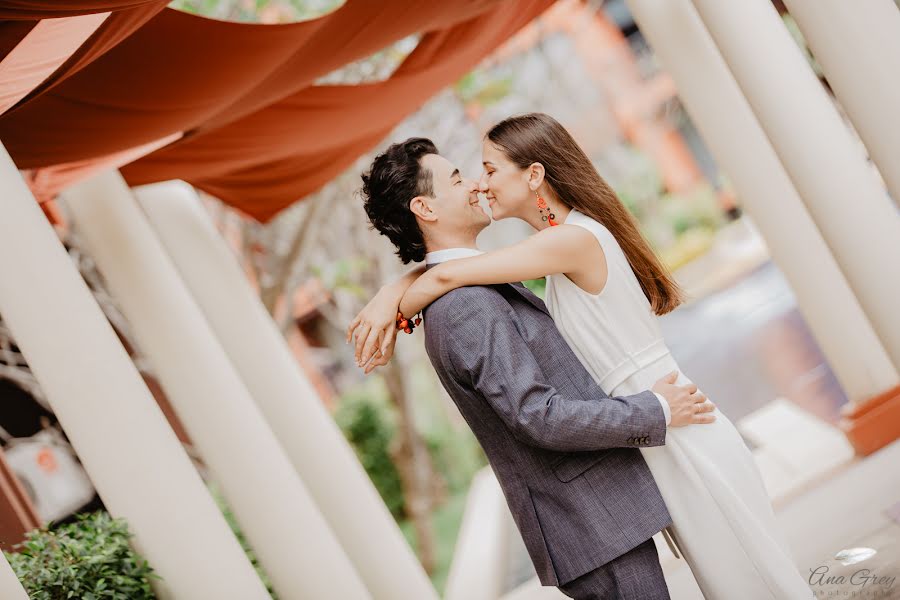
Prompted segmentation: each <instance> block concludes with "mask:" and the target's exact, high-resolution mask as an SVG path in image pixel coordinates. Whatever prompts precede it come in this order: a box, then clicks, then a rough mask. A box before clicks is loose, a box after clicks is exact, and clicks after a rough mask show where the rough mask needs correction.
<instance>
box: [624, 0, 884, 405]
mask: <svg viewBox="0 0 900 600" xmlns="http://www.w3.org/2000/svg"><path fill="white" fill-rule="evenodd" d="M627 4H628V7H629V8H630V10H631V13H632V15H633V16H634V19H635V21H636V22H637V24H638V26H639V27H640V29H641V32H642V33H643V34H644V37H645V38H646V39H647V41H648V43H649V44H650V46H651V47H652V48H653V50H654V52H655V54H656V56H657V58H658V59H659V60H660V63H661V64H662V65H663V67H664V68H665V69H666V72H667V73H669V75H671V76H672V78H673V79H674V80H675V84H676V86H677V87H678V96H679V98H680V99H681V102H682V104H683V105H684V106H685V108H686V109H687V111H688V113H689V114H690V116H691V119H692V120H693V122H694V124H695V125H696V126H697V129H698V130H699V131H700V133H701V135H702V136H703V139H704V141H705V142H706V144H707V145H708V147H709V149H710V151H711V152H712V154H713V156H715V158H716V162H717V163H718V164H719V166H720V167H721V168H722V170H723V171H724V172H726V173H727V174H728V177H729V179H730V180H731V182H732V183H733V184H734V187H735V189H736V190H737V192H738V196H739V198H740V200H741V203H742V206H743V208H744V210H745V211H746V213H747V214H748V215H750V216H751V217H752V219H753V222H754V223H755V224H756V225H757V227H758V228H759V230H760V232H761V233H762V235H763V237H764V238H765V240H766V244H767V245H768V247H769V251H770V253H771V255H772V258H773V260H774V261H775V263H776V264H777V265H778V267H779V268H780V269H781V271H782V273H784V276H785V278H786V279H787V280H788V282H789V283H790V285H791V288H792V290H793V292H794V295H795V296H796V298H797V303H798V306H799V309H800V312H801V313H802V314H803V317H804V319H805V320H806V322H807V324H808V325H809V327H810V329H811V330H812V333H813V335H814V336H815V338H816V341H817V342H818V344H819V347H820V348H821V349H822V352H823V353H824V355H825V357H826V358H827V359H828V363H829V365H830V366H831V368H832V370H833V371H834V373H835V376H836V377H837V379H838V381H840V383H841V386H842V387H843V388H844V391H845V392H846V393H847V395H848V396H849V398H850V400H851V401H860V400H865V399H868V398H870V397H872V396H874V395H876V394H878V393H881V392H883V391H884V390H886V389H890V388H891V387H893V386H894V385H896V384H897V383H898V376H897V372H896V370H895V369H894V367H893V365H892V364H891V361H890V359H889V358H888V356H887V353H886V352H885V350H884V347H883V346H882V344H881V342H880V340H879V339H878V337H877V336H876V335H875V331H874V329H873V328H872V325H871V324H870V322H869V320H868V319H867V318H866V316H865V314H864V313H863V311H862V308H861V307H860V305H859V302H858V300H857V299H856V297H855V296H854V295H853V292H852V291H851V289H850V286H849V285H848V283H847V281H846V279H845V278H844V275H843V273H842V272H841V270H840V268H839V267H838V265H837V263H836V261H835V260H834V257H833V256H832V254H831V251H830V250H829V248H828V246H827V245H826V243H825V241H824V240H823V239H822V235H821V233H820V232H819V230H818V229H817V228H816V225H815V223H814V222H813V220H812V218H811V217H810V215H809V212H808V211H807V209H806V207H805V206H804V204H803V202H802V200H801V199H800V197H799V195H798V194H797V191H796V190H795V189H794V186H793V184H792V183H791V180H790V178H789V177H788V175H787V173H786V172H785V170H784V167H783V166H782V164H781V163H780V162H779V160H778V157H777V156H776V154H775V151H774V150H773V148H772V145H771V144H770V143H769V140H768V138H767V137H766V135H765V132H763V130H762V128H761V127H760V125H759V122H758V121H757V120H756V117H755V115H754V114H753V111H752V110H751V109H750V106H749V105H748V104H747V101H746V99H745V98H744V97H743V95H742V94H741V91H740V89H739V88H738V85H737V83H736V82H735V81H734V78H733V77H732V75H731V72H730V71H729V70H728V67H727V65H726V64H725V62H724V60H723V59H722V57H721V55H720V54H719V52H718V49H717V48H716V46H715V44H714V43H713V41H712V38H710V36H709V33H708V32H707V30H706V28H705V27H704V26H703V23H702V21H701V20H700V17H699V16H698V14H697V11H696V10H695V8H694V6H693V5H692V4H691V2H690V0H627Z"/></svg>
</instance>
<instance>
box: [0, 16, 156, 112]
mask: <svg viewBox="0 0 900 600" xmlns="http://www.w3.org/2000/svg"><path fill="white" fill-rule="evenodd" d="M168 2H169V0H141V1H132V2H123V1H121V0H120V1H118V2H114V1H112V0H109V1H102V0H97V1H95V2H90V3H88V4H89V7H85V6H84V3H83V2H79V8H80V9H81V10H76V9H71V8H70V9H69V10H64V8H68V6H66V7H63V6H61V5H63V4H65V5H71V2H69V3H63V2H58V3H51V2H48V3H43V2H14V3H10V2H4V3H3V4H2V5H0V6H2V8H0V18H2V19H7V20H0V57H2V56H6V55H7V54H8V53H9V52H10V51H12V49H13V48H14V47H15V46H16V44H18V43H19V41H20V40H21V39H22V38H23V37H24V36H25V34H27V33H28V31H30V30H31V28H33V27H34V26H35V25H36V24H37V23H38V22H39V21H40V20H41V18H60V17H69V16H77V15H81V14H91V13H95V12H107V11H110V13H111V14H110V16H109V18H107V19H106V20H105V21H104V22H103V24H102V25H100V27H99V28H98V29H97V31H95V32H94V35H92V36H91V38H90V40H89V41H88V43H85V44H83V45H82V46H81V47H80V48H79V49H78V50H77V51H75V53H73V54H72V56H70V57H69V59H68V60H67V61H66V62H65V63H63V64H62V65H61V66H60V67H59V68H58V69H57V70H56V71H55V72H54V73H53V74H52V75H51V76H50V77H48V78H47V79H45V80H44V81H43V82H42V83H41V84H40V85H39V86H38V87H36V88H35V89H34V90H32V91H31V92H30V93H29V94H27V95H26V96H25V97H24V98H23V99H22V100H21V101H19V102H18V104H16V106H14V107H12V108H11V109H9V110H8V111H7V112H6V114H10V113H12V112H13V111H15V110H17V109H18V108H20V107H21V106H24V105H25V104H27V103H29V102H31V101H32V100H34V99H35V98H37V97H39V96H41V95H43V94H44V93H46V92H47V91H49V90H51V89H53V88H54V87H55V86H56V85H58V84H60V83H62V82H63V81H65V80H66V79H67V78H68V77H70V76H72V75H74V74H75V73H77V72H78V71H80V70H81V69H82V68H84V67H85V66H87V65H89V64H90V63H92V62H93V61H94V60H96V59H97V58H98V57H100V56H102V55H103V54H104V53H105V52H107V51H108V50H110V49H112V48H113V47H115V46H116V44H118V43H119V42H121V41H122V40H124V39H126V38H127V37H128V36H130V35H131V34H132V33H134V31H136V30H137V29H138V28H140V27H141V26H142V25H143V24H144V23H146V22H147V21H148V20H149V19H150V18H151V17H153V16H154V15H155V14H157V13H158V12H159V11H161V10H163V9H164V8H165V7H166V4H167V3H168ZM10 5H13V6H21V7H23V8H27V9H29V10H20V11H17V12H14V13H13V12H12V9H11V8H9V7H10ZM32 5H33V6H32ZM55 5H60V6H59V7H58V10H57V7H55ZM89 8H90V10H89ZM26 14H44V15H45V16H44V17H40V16H38V17H34V18H29V19H27V20H26V19H25V17H24V16H23V15H26ZM16 19H21V20H16Z"/></svg>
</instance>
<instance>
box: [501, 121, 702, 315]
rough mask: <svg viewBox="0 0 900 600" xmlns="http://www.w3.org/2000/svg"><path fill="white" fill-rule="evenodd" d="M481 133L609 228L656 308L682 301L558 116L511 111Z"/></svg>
mask: <svg viewBox="0 0 900 600" xmlns="http://www.w3.org/2000/svg"><path fill="white" fill-rule="evenodd" d="M485 137H486V138H487V139H488V140H490V141H491V142H493V143H494V145H496V146H497V147H498V148H499V149H500V150H501V151H502V152H503V153H504V154H505V155H506V157H507V158H509V159H510V160H511V161H512V162H513V163H514V164H516V165H517V166H518V167H519V168H520V169H525V168H527V167H528V166H530V165H532V164H533V163H540V164H542V165H543V166H544V181H546V182H547V184H548V185H549V186H550V187H551V188H552V190H553V192H554V193H555V194H556V196H557V197H558V198H559V200H560V201H561V202H563V203H564V204H566V205H567V206H569V207H570V208H575V209H577V210H578V211H579V212H582V213H584V214H585V215H588V216H590V217H593V218H594V219H596V220H597V221H599V222H600V223H602V224H603V225H604V226H606V228H607V229H609V230H610V232H611V233H612V234H613V235H614V236H615V238H616V241H617V242H618V243H619V246H620V247H621V248H622V252H624V253H625V257H626V258H627V259H628V262H629V264H630V265H631V270H632V271H633V272H634V274H635V276H636V277H637V279H638V281H639V282H640V284H641V288H642V289H643V290H644V295H645V296H647V300H649V301H650V306H651V307H652V309H653V312H654V313H656V314H657V315H664V314H666V313H667V312H670V311H672V310H674V309H675V308H676V307H677V306H678V305H679V304H681V303H682V302H684V293H683V291H682V290H681V288H680V287H679V286H678V284H677V283H676V282H675V279H674V278H673V277H672V275H671V273H669V271H668V269H666V267H665V266H664V265H663V264H662V262H660V260H659V258H657V256H656V254H654V252H653V249H652V248H651V247H650V244H649V243H648V242H647V240H646V239H645V238H644V236H643V235H642V234H641V231H640V228H639V227H638V223H637V219H635V218H634V216H633V215H632V214H631V213H630V212H628V209H627V208H625V205H624V204H622V201H621V200H619V198H618V196H616V193H615V192H614V191H613V190H612V188H611V187H610V186H609V184H608V183H606V181H605V180H604V179H603V177H601V176H600V174H599V173H598V172H597V169H595V168H594V165H593V164H592V163H591V161H590V159H588V157H587V155H586V154H585V153H584V150H582V149H581V147H580V146H579V145H578V143H577V142H576V141H575V139H574V138H572V136H571V135H570V134H569V132H568V131H566V129H565V128H564V127H563V126H562V125H560V124H559V122H558V121H556V119H554V118H553V117H551V116H550V115H546V114H544V113H529V114H525V115H519V116H514V117H509V118H508V119H504V120H503V121H500V122H499V123H497V124H496V125H494V127H492V128H491V130H490V131H488V132H487V135H486V136H485Z"/></svg>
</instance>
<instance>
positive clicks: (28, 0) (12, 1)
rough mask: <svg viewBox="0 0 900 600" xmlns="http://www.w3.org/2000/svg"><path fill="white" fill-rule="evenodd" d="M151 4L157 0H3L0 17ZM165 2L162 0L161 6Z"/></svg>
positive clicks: (66, 13)
mask: <svg viewBox="0 0 900 600" xmlns="http://www.w3.org/2000/svg"><path fill="white" fill-rule="evenodd" d="M153 4H159V0H77V1H75V2H73V1H72V0H3V2H0V19H21V20H36V19H56V18H59V17H75V16H78V15H89V14H93V13H98V12H114V11H119V10H131V9H135V8H144V7H147V6H148V5H153ZM166 4H167V2H163V6H165V5H166Z"/></svg>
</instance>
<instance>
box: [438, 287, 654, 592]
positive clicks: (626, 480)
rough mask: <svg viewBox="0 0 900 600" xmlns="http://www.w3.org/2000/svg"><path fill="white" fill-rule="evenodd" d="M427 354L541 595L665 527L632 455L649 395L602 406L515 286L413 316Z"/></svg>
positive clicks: (539, 306) (539, 304) (538, 307)
mask: <svg viewBox="0 0 900 600" xmlns="http://www.w3.org/2000/svg"><path fill="white" fill-rule="evenodd" d="M423 325H424V330H425V347H426V349H427V352H428V356H429V358H430V359H431V363H432V365H434V368H435V370H436V371H437V374H438V376H439V377H440V380H441V382H442V384H443V386H444V388H446V390H447V392H448V393H449V395H450V397H451V398H452V399H453V401H454V402H455V403H456V405H457V407H458V408H459V410H460V412H461V413H462V416H463V417H464V418H465V420H466V422H467V423H468V424H469V427H470V428H471V429H472V432H473V433H474V434H475V436H476V438H477V439H478V441H479V443H480V444H481V446H482V448H483V449H484V452H485V454H486V455H487V458H488V460H489V462H490V465H491V468H492V469H493V471H494V473H495V474H496V476H497V479H498V481H499V482H500V486H501V488H502V489H503V494H504V496H505V497H506V501H507V504H508V505H509V508H510V511H511V512H512V515H513V518H514V519H515V522H516V525H517V526H518V529H519V532H520V533H521V534H522V539H523V540H524V542H525V546H526V547H527V549H528V553H529V555H530V556H531V560H532V562H533V563H534V567H535V570H536V571H537V574H538V577H539V578H540V581H541V584H542V585H546V586H559V585H562V584H564V583H567V582H569V581H571V580H572V579H575V578H577V577H579V576H581V575H583V574H585V573H587V572H588V571H592V570H594V569H596V568H597V567H600V566H601V565H603V564H605V563H606V562H608V561H610V560H612V559H613V558H616V557H618V556H621V555H622V554H624V553H625V552H627V551H629V550H631V549H632V548H634V547H635V546H637V545H639V544H641V543H642V542H644V541H646V540H647V539H648V538H650V537H651V536H653V534H655V533H656V532H658V531H660V530H661V529H663V528H664V527H666V526H667V525H670V524H671V523H672V519H671V517H670V515H669V511H668V510H667V509H666V505H665V503H664V502H663V499H662V496H661V495H660V493H659V489H658V488H657V487H656V483H655V482H654V480H653V477H652V475H651V474H650V470H649V468H648V467H647V463H646V462H644V459H643V457H642V456H641V453H640V451H639V450H638V447H639V446H660V445H663V444H665V441H666V424H665V416H664V414H663V409H662V407H661V406H660V403H659V400H658V399H657V397H656V396H655V395H654V394H653V392H651V391H649V390H648V391H646V392H641V393H640V394H636V395H634V396H627V397H621V398H610V397H608V396H607V395H606V394H605V393H604V392H603V390H602V389H601V388H600V387H599V386H598V385H597V384H596V383H595V382H594V380H593V378H592V377H591V375H590V374H589V373H588V372H587V371H586V370H585V368H584V366H583V365H582V364H581V363H580V362H579V360H578V358H577V357H576V356H575V354H574V352H573V351H572V349H571V348H570V347H569V345H568V344H567V343H566V341H565V340H564V339H563V337H562V336H561V335H560V333H559V331H558V330H557V328H556V325H555V323H554V322H553V320H552V318H551V317H550V314H549V313H548V312H547V308H546V306H545V305H544V303H543V301H541V299H540V298H538V297H537V296H535V295H534V294H532V293H531V291H529V290H528V289H527V288H526V287H525V286H524V285H522V284H521V283H517V284H502V285H491V286H470V287H462V288H459V289H456V290H453V291H452V292H450V293H448V294H446V295H444V296H443V297H441V298H439V299H438V300H436V301H435V302H434V303H432V304H431V305H430V306H429V307H427V308H426V309H425V311H424V313H423Z"/></svg>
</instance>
